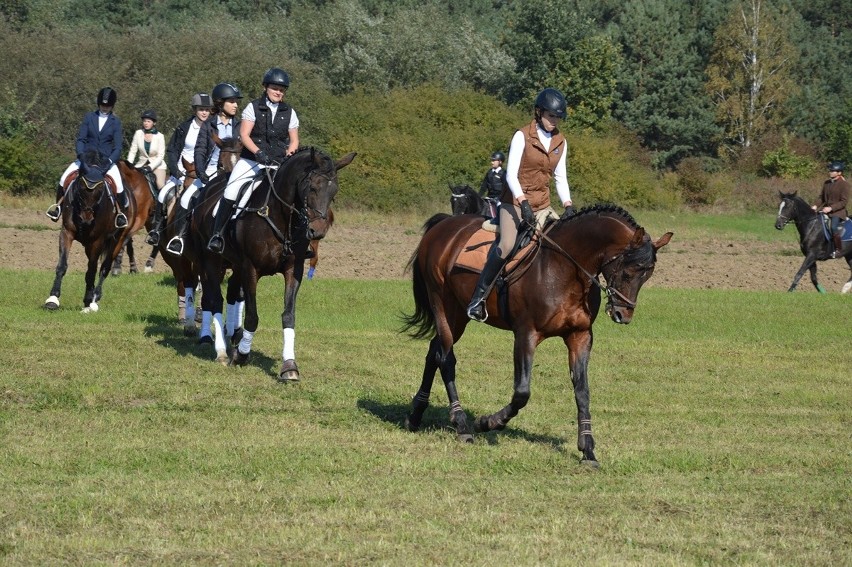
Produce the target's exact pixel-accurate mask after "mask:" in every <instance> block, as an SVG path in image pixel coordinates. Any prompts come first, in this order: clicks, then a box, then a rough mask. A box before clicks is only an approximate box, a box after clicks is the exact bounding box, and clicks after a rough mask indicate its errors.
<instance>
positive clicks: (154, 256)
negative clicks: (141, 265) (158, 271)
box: [145, 246, 160, 274]
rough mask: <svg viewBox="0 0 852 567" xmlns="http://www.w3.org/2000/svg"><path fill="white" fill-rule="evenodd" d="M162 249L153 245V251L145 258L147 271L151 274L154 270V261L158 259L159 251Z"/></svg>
mask: <svg viewBox="0 0 852 567" xmlns="http://www.w3.org/2000/svg"><path fill="white" fill-rule="evenodd" d="M159 251H160V250H159V249H158V248H157V247H156V246H152V247H151V253H150V254H148V259H147V260H145V273H146V274H150V273H151V272H153V271H154V261H155V260H156V259H157V253H158V252H159Z"/></svg>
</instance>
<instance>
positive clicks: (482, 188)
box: [479, 173, 488, 197]
mask: <svg viewBox="0 0 852 567" xmlns="http://www.w3.org/2000/svg"><path fill="white" fill-rule="evenodd" d="M487 194H488V174H487V173H486V174H485V177H483V178H482V183H480V184H479V196H480V197H484V196H485V195H487Z"/></svg>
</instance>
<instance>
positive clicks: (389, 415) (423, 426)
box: [358, 398, 569, 451]
mask: <svg viewBox="0 0 852 567" xmlns="http://www.w3.org/2000/svg"><path fill="white" fill-rule="evenodd" d="M358 408H359V409H362V410H364V411H366V412H369V413H371V414H373V415H374V416H375V417H377V418H378V419H380V420H382V421H384V422H386V423H390V424H393V425H396V426H397V427H399V428H400V429H402V430H406V426H405V419H406V418H407V417H408V413H409V412H410V411H411V405H410V404H386V403H382V402H379V401H376V400H370V399H365V398H361V399H359V400H358ZM465 415H466V416H467V422H468V423H469V424H471V427H472V426H473V423H474V422H475V421H476V419H478V418H477V417H476V416H474V415H473V414H472V413H471V412H469V411H467V410H465ZM446 429H449V430H451V431H455V428H454V427H453V425H452V424H451V423H450V419H449V407H448V406H438V407H433V406H429V407H428V408H426V411H425V412H424V413H423V419H422V420H421V422H420V428H419V429H418V431H430V430H431V431H434V430H446ZM475 435H476V438H477V439H485V440H486V442H487V443H488V444H489V445H497V444H498V443H499V438H500V437H507V438H509V439H521V440H524V441H527V442H529V443H539V444H544V445H550V446H551V447H553V448H554V449H557V450H560V451H566V450H569V448H566V447H565V439H564V438H562V437H555V436H553V435H540V434H537V433H528V432H527V431H524V430H523V429H519V428H517V427H513V426H512V425H511V423H510V425H508V426H507V427H506V429H504V430H503V431H489V432H487V433H476V434H475Z"/></svg>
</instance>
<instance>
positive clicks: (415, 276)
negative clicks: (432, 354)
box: [400, 213, 451, 339]
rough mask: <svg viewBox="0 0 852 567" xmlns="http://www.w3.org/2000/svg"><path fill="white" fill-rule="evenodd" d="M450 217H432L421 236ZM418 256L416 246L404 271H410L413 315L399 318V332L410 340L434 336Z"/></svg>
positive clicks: (426, 291) (418, 250) (433, 323)
mask: <svg viewBox="0 0 852 567" xmlns="http://www.w3.org/2000/svg"><path fill="white" fill-rule="evenodd" d="M450 216H451V215H448V214H446V213H438V214H436V215H434V216H433V217H432V218H430V219H429V220H427V221H426V223H425V224H424V225H423V234H426V233H427V232H429V230H431V228H432V227H433V226H435V225H436V224H438V223H439V222H441V221H442V220H444V219H445V218H448V217H450ZM419 254H420V246H419V245H418V246H417V249H416V250H415V251H414V254H412V255H411V258H410V259H409V260H408V264H407V266H406V270H411V282H412V291H413V292H414V313H412V314H411V315H405V314H403V315H402V316H401V319H402V322H403V326H402V329H400V332H401V333H406V332H407V333H408V335H409V336H410V337H411V338H412V339H427V338H430V337H432V336H433V335H434V334H435V331H436V328H435V315H434V314H433V313H432V308H431V306H430V305H429V292H428V290H427V289H426V281H425V280H424V279H423V272H422V271H421V270H420V265H419V264H418V263H417V256H418V255H419Z"/></svg>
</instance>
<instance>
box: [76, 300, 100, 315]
mask: <svg viewBox="0 0 852 567" xmlns="http://www.w3.org/2000/svg"><path fill="white" fill-rule="evenodd" d="M98 309H100V308H99V307H98V304H97V303H95V302H94V301H93V302H91V303H90V304H89V305H88V307H83V309H82V310H81V311H80V313H97V312H98Z"/></svg>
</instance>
